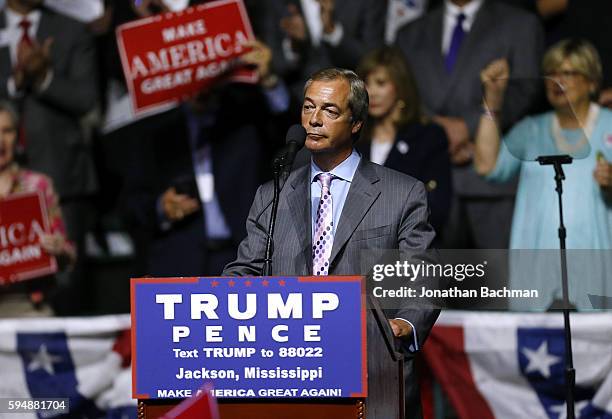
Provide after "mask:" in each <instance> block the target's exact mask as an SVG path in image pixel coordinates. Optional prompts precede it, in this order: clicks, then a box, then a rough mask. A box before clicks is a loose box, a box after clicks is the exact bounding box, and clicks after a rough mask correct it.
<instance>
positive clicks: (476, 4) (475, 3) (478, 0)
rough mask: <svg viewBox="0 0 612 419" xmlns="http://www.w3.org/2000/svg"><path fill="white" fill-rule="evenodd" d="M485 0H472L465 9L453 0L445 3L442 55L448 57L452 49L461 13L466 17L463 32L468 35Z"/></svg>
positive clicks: (447, 0) (446, 0)
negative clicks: (458, 17)
mask: <svg viewBox="0 0 612 419" xmlns="http://www.w3.org/2000/svg"><path fill="white" fill-rule="evenodd" d="M482 2H483V0H472V1H471V2H469V3H468V4H466V5H465V6H463V7H458V6H457V5H456V4H454V3H453V2H452V1H451V0H445V2H444V32H442V55H444V56H446V54H447V53H448V49H449V48H450V43H451V38H452V36H453V30H454V29H455V25H456V24H457V16H459V14H460V13H463V14H464V15H465V19H464V20H463V25H462V26H463V30H464V31H465V33H466V34H467V33H468V32H469V31H470V29H472V24H473V23H474V19H476V13H478V10H480V6H482Z"/></svg>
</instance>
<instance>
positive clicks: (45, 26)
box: [36, 8, 53, 51]
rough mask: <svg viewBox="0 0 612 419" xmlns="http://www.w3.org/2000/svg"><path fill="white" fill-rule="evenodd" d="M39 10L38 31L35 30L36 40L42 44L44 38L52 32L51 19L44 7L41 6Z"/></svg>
mask: <svg viewBox="0 0 612 419" xmlns="http://www.w3.org/2000/svg"><path fill="white" fill-rule="evenodd" d="M40 11H41V14H40V22H39V23H38V31H36V40H37V41H38V42H39V43H40V44H41V45H42V43H43V42H44V41H45V39H47V38H49V37H50V36H51V35H52V34H53V31H52V29H53V21H52V20H53V19H52V18H51V17H50V15H49V13H48V12H47V10H46V9H45V8H41V9H40ZM51 51H53V47H51Z"/></svg>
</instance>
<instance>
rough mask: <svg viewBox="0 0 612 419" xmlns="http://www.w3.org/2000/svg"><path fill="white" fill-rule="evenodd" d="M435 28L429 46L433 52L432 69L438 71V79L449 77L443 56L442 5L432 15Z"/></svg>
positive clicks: (430, 35)
mask: <svg viewBox="0 0 612 419" xmlns="http://www.w3.org/2000/svg"><path fill="white" fill-rule="evenodd" d="M431 19H432V27H433V30H431V31H429V37H430V38H429V48H430V50H431V51H433V53H432V54H431V55H430V57H431V60H432V63H431V64H432V67H431V68H432V71H435V72H436V76H437V78H438V80H446V79H447V78H448V76H447V74H446V69H445V66H444V57H443V56H442V32H443V31H444V8H443V7H440V8H438V9H436V11H435V12H433V15H432V17H431Z"/></svg>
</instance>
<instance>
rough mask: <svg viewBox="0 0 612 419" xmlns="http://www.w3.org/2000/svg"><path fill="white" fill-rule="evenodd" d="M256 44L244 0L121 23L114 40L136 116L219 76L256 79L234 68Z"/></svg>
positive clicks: (226, 0)
mask: <svg viewBox="0 0 612 419" xmlns="http://www.w3.org/2000/svg"><path fill="white" fill-rule="evenodd" d="M252 40H255V36H254V35H253V30H252V29H251V24H250V22H249V19H248V16H247V13H246V9H245V7H244V4H243V3H242V0H221V1H215V2H210V3H206V4H202V5H198V6H194V7H190V8H188V9H185V10H182V11H178V12H174V13H163V14H160V15H156V16H151V17H148V18H145V19H140V20H137V21H134V22H130V23H127V24H125V25H121V26H119V27H118V28H117V41H118V43H119V52H120V54H121V63H122V65H123V72H124V74H125V78H126V81H127V85H128V90H129V92H130V96H131V98H132V105H133V107H134V111H135V112H136V113H138V112H142V111H146V110H150V109H152V108H156V107H158V106H163V105H168V104H171V103H176V102H178V101H180V100H182V99H184V98H187V97H190V96H192V95H193V94H195V93H197V92H199V91H201V90H203V89H204V88H206V87H207V86H209V85H210V84H211V83H213V82H214V80H215V79H218V78H219V77H220V76H226V75H230V74H231V78H232V80H237V81H243V82H251V83H254V82H256V81H257V76H256V74H255V72H254V71H253V70H252V69H247V68H246V67H244V66H239V65H237V62H236V58H237V57H239V56H240V55H242V54H244V53H245V52H248V48H247V47H246V46H245V44H246V43H247V42H249V41H252Z"/></svg>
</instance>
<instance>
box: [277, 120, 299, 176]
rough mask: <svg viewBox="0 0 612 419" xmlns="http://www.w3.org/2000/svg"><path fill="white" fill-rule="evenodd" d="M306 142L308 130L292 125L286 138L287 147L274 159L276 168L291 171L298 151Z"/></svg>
mask: <svg viewBox="0 0 612 419" xmlns="http://www.w3.org/2000/svg"><path fill="white" fill-rule="evenodd" d="M305 142H306V130H305V129H304V127H303V126H301V125H299V124H295V125H291V126H290V127H289V130H287V135H286V137H285V144H286V145H285V147H284V148H283V149H282V150H281V152H280V153H279V154H278V155H277V157H276V158H275V159H274V166H276V167H281V168H282V169H283V171H284V172H289V171H291V166H292V165H293V161H294V160H295V156H296V155H297V153H298V151H300V150H301V149H302V147H304V143H305Z"/></svg>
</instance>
